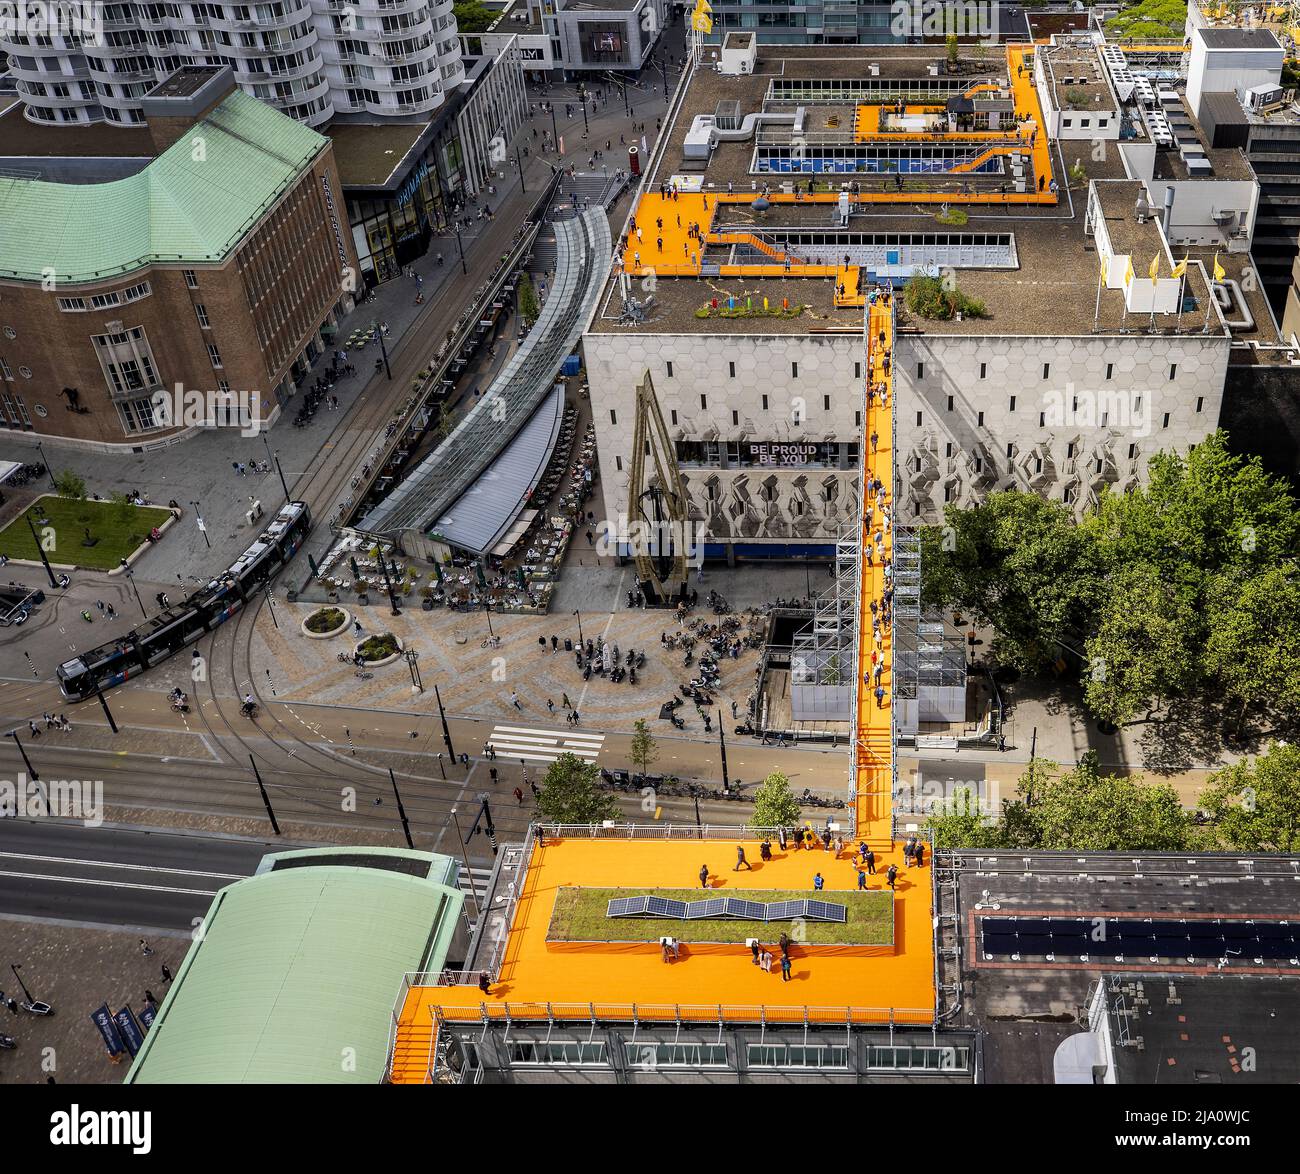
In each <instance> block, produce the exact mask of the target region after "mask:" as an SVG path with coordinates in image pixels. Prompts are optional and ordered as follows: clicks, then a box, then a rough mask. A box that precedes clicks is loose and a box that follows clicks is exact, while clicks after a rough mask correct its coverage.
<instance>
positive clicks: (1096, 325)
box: [1092, 260, 1106, 334]
mask: <svg viewBox="0 0 1300 1174" xmlns="http://www.w3.org/2000/svg"><path fill="white" fill-rule="evenodd" d="M1105 271H1106V262H1105V260H1103V261H1102V263H1101V265H1100V266H1099V267H1098V269H1097V305H1096V308H1095V309H1094V310H1093V312H1092V332H1093V334H1096V333H1097V331H1098V330H1099V329H1100V327H1101V285H1102V281H1101V275H1102V274H1103V273H1104V272H1105Z"/></svg>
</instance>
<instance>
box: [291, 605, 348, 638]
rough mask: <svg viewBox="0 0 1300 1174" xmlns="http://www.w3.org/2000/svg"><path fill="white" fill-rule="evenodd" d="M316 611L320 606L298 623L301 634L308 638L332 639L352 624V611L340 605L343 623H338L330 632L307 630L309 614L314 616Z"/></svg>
mask: <svg viewBox="0 0 1300 1174" xmlns="http://www.w3.org/2000/svg"><path fill="white" fill-rule="evenodd" d="M317 611H320V608H316V609H315V611H313V612H312V613H311V615H309V616H307V617H306V618H304V619H303V621H302V623H300V624H299V625H298V627H299V629H300V630H301V632H302V634H303V635H304V636H306V637H307V639H308V640H332V639H333V638H334V637H335V636H341V635H342V634H343V633H344V632H346V631H347V630H348V629H349V628H350V627H351V626H352V613H351V612H350V611H348V609H347V608H346V607H340V608H339V611H341V612H342V613H343V623H342V624H340V625H339V627H337V628H335V629H334V630H333V631H332V632H310V631H308V630H307V620H308V619H310V618H311V616H314V615H315V614H316V612H317Z"/></svg>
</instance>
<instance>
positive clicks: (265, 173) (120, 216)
mask: <svg viewBox="0 0 1300 1174" xmlns="http://www.w3.org/2000/svg"><path fill="white" fill-rule="evenodd" d="M328 143H329V140H328V139H326V138H325V137H324V136H322V135H319V134H317V133H316V132H315V131H314V130H312V129H311V128H310V127H306V126H303V125H302V124H301V123H298V122H295V121H294V120H293V119H292V118H287V117H285V116H284V115H283V114H281V113H280V112H279V111H278V110H275V109H274V108H273V107H271V106H267V105H265V104H264V103H262V102H258V101H257V100H256V99H254V98H250V97H249V96H248V95H247V94H244V93H242V92H240V91H236V92H235V93H233V94H230V95H229V96H228V97H226V98H225V99H224V100H223V101H222V102H221V103H220V104H219V105H217V106H215V107H214V108H213V109H212V110H210V111H209V112H208V113H207V114H206V115H204V117H203V118H201V119H200V120H199V121H198V122H196V123H195V124H194V126H193V128H192V129H191V130H190V131H188V132H187V133H186V134H185V135H184V136H183V137H182V138H181V139H179V140H178V141H177V142H176V143H174V144H173V145H172V146H171V147H169V148H168V149H167V150H166V151H164V152H163V153H162V154H161V155H159V156H158V158H157V159H155V160H153V162H152V163H150V164H149V165H148V166H147V167H146V168H145V169H144V170H143V171H141V172H138V173H137V174H135V175H132V176H128V177H127V178H126V179H118V180H113V181H112V182H111V183H93V184H71V183H47V182H45V181H44V180H33V179H3V178H0V225H2V226H4V227H3V229H0V278H11V279H16V280H19V281H41V280H44V279H47V278H50V277H53V279H54V280H55V281H56V282H58V283H62V284H76V283H79V282H90V281H102V280H104V279H105V278H113V277H120V276H126V275H127V274H129V273H131V272H133V271H134V270H137V269H140V268H142V267H143V266H145V265H149V264H153V263H160V262H161V263H176V264H180V263H185V262H189V263H193V264H210V263H214V262H220V261H222V260H224V259H225V258H226V257H227V256H228V255H229V254H230V252H231V250H232V249H234V248H235V246H236V245H238V244H239V242H240V241H241V240H243V238H244V237H245V236H246V235H247V234H248V232H249V231H250V230H251V229H252V228H253V226H254V225H255V224H256V223H257V221H258V219H259V218H260V217H261V216H262V214H263V213H264V212H265V211H266V210H267V209H268V208H269V207H270V206H271V205H272V204H274V203H275V201H276V200H277V199H279V198H280V196H281V195H282V194H283V193H284V192H285V190H286V189H287V188H289V187H290V186H291V185H292V184H293V182H294V181H295V180H296V179H297V178H298V176H299V175H301V174H302V172H303V171H304V170H305V169H306V168H307V167H308V166H310V164H311V163H312V161H313V160H314V159H315V158H316V156H317V155H319V154H320V152H321V150H322V149H323V148H324V147H325V146H326V145H327V144H328Z"/></svg>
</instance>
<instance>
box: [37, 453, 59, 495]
mask: <svg viewBox="0 0 1300 1174" xmlns="http://www.w3.org/2000/svg"><path fill="white" fill-rule="evenodd" d="M36 448H37V450H38V451H39V452H40V454H41V463H42V464H43V465H44V466H45V472H46V473H47V474H49V478H50V488H51V489H53V490H54V492H55V493H58V491H59V483H58V482H57V481H55V480H54V470H53V469H51V468H50V459H49V457H47V456H46V455H45V446H44V445H43V444H41V442H40V441H39V440H38V441H37V442H36Z"/></svg>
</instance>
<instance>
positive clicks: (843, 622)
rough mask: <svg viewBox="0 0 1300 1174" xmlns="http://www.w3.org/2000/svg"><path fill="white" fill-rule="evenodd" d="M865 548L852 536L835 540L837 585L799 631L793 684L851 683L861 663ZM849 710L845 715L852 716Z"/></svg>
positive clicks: (792, 661)
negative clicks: (809, 620) (859, 616)
mask: <svg viewBox="0 0 1300 1174" xmlns="http://www.w3.org/2000/svg"><path fill="white" fill-rule="evenodd" d="M861 568H862V548H861V546H859V545H858V542H857V539H856V538H855V537H853V536H850V537H847V538H840V539H839V540H838V541H837V542H836V543H835V584H834V586H833V587H832V588H831V589H830V590H829V591H827V592H824V593H822V594H820V595H818V596H816V597H815V598H814V599H813V618H812V622H811V623H810V624H809V625H808V626H807V627H806V628H804V629H802V630H801V631H799V632H798V633H796V635H795V638H794V647H793V649H792V650H791V655H790V685H791V687H792V688H793V687H796V686H801V685H804V686H806V685H822V686H850V687H851V686H852V685H853V683H854V681H855V679H856V677H857V664H858V638H857V631H858V608H859V606H860V591H861V574H862V570H861ZM849 716H850V715H849V714H848V713H847V712H846V713H845V714H843V715H842V717H845V718H847V717H849Z"/></svg>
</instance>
